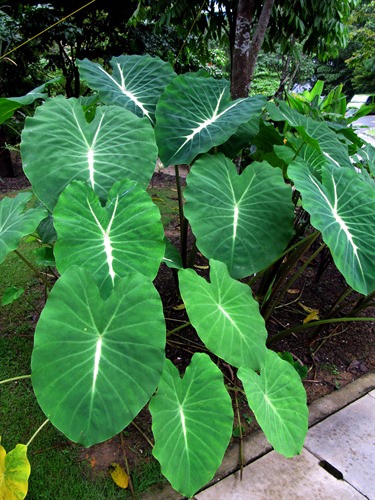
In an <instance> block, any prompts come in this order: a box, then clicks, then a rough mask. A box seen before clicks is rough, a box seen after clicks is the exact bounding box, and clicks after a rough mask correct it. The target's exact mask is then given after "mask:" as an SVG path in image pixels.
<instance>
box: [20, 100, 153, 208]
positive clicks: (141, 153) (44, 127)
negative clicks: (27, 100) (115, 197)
mask: <svg viewBox="0 0 375 500" xmlns="http://www.w3.org/2000/svg"><path fill="white" fill-rule="evenodd" d="M40 151H43V154H42V155H41V154H40ZM21 153H22V160H23V165H24V170H25V174H26V175H27V177H28V178H29V179H30V182H31V183H32V185H33V189H34V192H35V194H36V195H37V196H38V198H39V199H40V200H41V201H42V202H43V203H44V204H45V205H46V206H47V207H48V209H49V210H50V211H51V212H52V209H53V207H54V206H55V204H56V202H57V199H58V197H59V195H60V193H61V192H62V191H63V190H64V188H65V187H66V186H67V185H68V184H69V183H70V182H71V181H72V180H73V179H78V180H83V181H87V182H89V184H90V185H91V187H92V188H93V189H94V190H95V192H96V193H97V195H98V196H99V197H100V198H101V199H103V200H105V199H106V197H107V193H108V191H109V189H110V188H111V187H112V185H113V184H114V183H115V182H116V181H119V180H121V179H123V178H124V177H127V178H129V179H132V180H136V181H138V182H139V183H140V184H142V185H143V186H144V187H147V185H148V183H149V181H150V179H151V177H152V174H153V172H154V169H155V164H156V158H157V148H156V145H155V138H154V131H153V129H152V127H151V125H150V123H149V121H148V120H147V119H146V118H144V119H141V118H138V117H137V116H135V115H134V114H133V113H131V112H130V111H127V110H126V109H121V108H120V107H118V106H106V107H97V108H96V114H95V118H94V119H93V120H92V121H91V122H90V123H88V122H87V121H86V117H85V113H84V110H83V108H82V105H81V104H80V103H79V101H78V100H77V99H64V98H63V97H62V96H58V97H55V98H53V99H50V100H48V101H46V102H45V103H44V105H43V106H39V108H37V110H36V112H35V115H34V116H33V117H32V118H27V120H26V123H25V129H24V131H23V134H22V143H21ZM46 158H48V161H46Z"/></svg>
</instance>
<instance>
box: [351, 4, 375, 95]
mask: <svg viewBox="0 0 375 500" xmlns="http://www.w3.org/2000/svg"><path fill="white" fill-rule="evenodd" d="M350 26H351V32H350V40H351V43H352V48H353V50H352V53H351V55H350V56H349V57H348V58H347V60H346V62H347V64H348V65H349V66H350V67H351V68H352V69H353V86H354V88H355V89H356V90H357V91H363V92H368V93H370V92H375V82H374V74H375V56H374V54H375V2H374V0H370V1H369V0H366V1H362V2H361V8H358V9H357V10H355V11H354V12H353V14H352V16H351V19H350Z"/></svg>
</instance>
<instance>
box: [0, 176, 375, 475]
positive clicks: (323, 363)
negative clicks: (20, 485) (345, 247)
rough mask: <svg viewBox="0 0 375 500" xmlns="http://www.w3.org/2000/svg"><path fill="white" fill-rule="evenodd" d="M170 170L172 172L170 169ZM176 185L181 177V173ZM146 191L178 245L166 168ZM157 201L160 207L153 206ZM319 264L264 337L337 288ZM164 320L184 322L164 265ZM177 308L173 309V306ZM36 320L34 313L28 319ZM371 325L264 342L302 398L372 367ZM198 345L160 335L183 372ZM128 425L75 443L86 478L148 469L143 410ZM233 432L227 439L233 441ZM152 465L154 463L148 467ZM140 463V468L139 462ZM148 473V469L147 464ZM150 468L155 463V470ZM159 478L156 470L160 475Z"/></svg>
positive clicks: (185, 334)
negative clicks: (280, 355)
mask: <svg viewBox="0 0 375 500" xmlns="http://www.w3.org/2000/svg"><path fill="white" fill-rule="evenodd" d="M172 173H173V172H172ZM182 184H183V185H184V179H182ZM28 186H29V184H28V181H27V179H26V178H25V177H24V176H19V177H15V178H7V179H3V180H2V181H0V193H5V192H9V191H17V190H19V189H25V188H27V187H28ZM150 195H151V196H152V197H153V198H154V201H155V202H156V203H157V204H160V205H163V206H164V208H165V207H167V210H165V212H166V214H167V215H166V219H165V221H164V223H165V226H166V234H167V235H168V237H169V238H170V239H171V241H172V242H174V243H176V244H178V238H179V221H178V212H177V208H176V207H177V191H176V185H175V179H174V177H173V175H167V174H165V173H161V172H156V173H155V174H154V176H153V179H152V182H151V184H150ZM161 208H162V207H161ZM196 265H197V266H198V267H196V271H197V272H198V273H199V274H201V275H203V276H205V275H206V274H207V269H206V268H205V267H206V265H207V261H206V260H205V259H204V258H203V257H202V256H201V255H200V254H198V257H197V262H196ZM320 269H321V264H320V262H319V261H314V262H313V263H312V264H311V265H310V266H309V267H308V268H307V270H306V271H305V272H304V274H303V277H302V278H300V279H299V280H298V281H297V282H296V283H294V284H293V287H292V288H291V289H289V290H288V291H287V293H286V295H285V297H284V298H283V301H282V305H281V306H280V307H278V308H277V309H276V310H275V313H274V314H273V315H272V316H271V318H270V320H269V321H268V323H267V328H268V331H269V334H270V336H273V335H275V334H277V333H278V332H279V331H281V330H283V329H285V328H288V327H289V326H291V325H296V324H302V322H303V320H304V318H305V317H306V315H307V314H308V313H307V311H306V308H310V309H315V310H317V311H319V316H320V317H324V315H325V313H327V312H328V311H329V309H330V307H331V306H332V304H334V302H335V301H336V300H337V298H338V297H339V296H340V294H341V293H342V292H343V291H344V290H345V287H346V284H345V280H344V279H343V277H342V276H341V274H340V273H339V272H338V271H337V269H336V267H335V266H334V265H333V263H332V262H330V263H329V265H328V267H327V268H326V269H325V271H324V273H323V275H322V276H321V277H320V279H317V276H318V274H319V270H320ZM155 286H156V288H157V289H158V291H159V293H160V295H161V297H162V301H163V305H164V309H165V316H166V318H168V319H167V329H168V331H171V330H173V329H175V328H176V326H178V325H180V324H182V322H184V321H186V316H185V311H184V310H181V309H178V305H179V304H180V303H181V300H180V298H179V295H178V291H177V287H176V281H175V276H174V275H173V272H172V271H171V270H170V269H168V268H167V267H166V266H165V265H164V264H162V266H161V268H160V272H159V274H158V276H157V278H156V279H155ZM359 298H360V296H359V295H357V294H353V295H352V296H350V297H349V298H348V299H347V301H346V306H347V310H349V309H350V308H351V305H352V304H355V303H356V302H357V301H358V300H359ZM176 307H177V309H176ZM362 314H363V315H366V316H368V317H374V316H375V308H374V307H373V308H372V309H368V310H366V312H365V313H362ZM35 321H36V318H35ZM374 340H375V327H374V323H371V322H358V323H353V322H351V323H342V324H333V325H324V327H322V329H321V330H320V331H319V332H317V333H316V335H315V336H313V337H312V336H311V331H309V330H305V331H302V332H298V333H294V334H292V335H291V336H290V337H288V338H287V339H284V340H280V341H278V342H277V343H276V344H275V345H272V348H273V349H274V350H276V351H282V352H284V351H288V352H291V353H292V355H293V356H294V358H295V359H297V360H299V361H300V362H301V363H302V364H304V365H305V366H307V368H308V370H309V371H308V375H307V377H306V380H305V381H304V386H305V388H306V391H307V397H308V402H309V403H311V402H312V401H314V400H315V399H317V398H319V397H322V396H323V395H326V394H328V393H330V392H332V391H335V390H337V389H339V388H340V387H342V386H344V385H346V384H347V383H349V382H351V381H352V380H354V379H356V378H358V377H360V376H361V375H362V374H364V373H366V372H367V371H369V370H375V353H374V348H373V345H374ZM197 350H202V351H204V346H203V345H202V343H201V342H200V340H199V338H198V337H197V335H196V334H195V332H194V330H193V329H192V328H184V329H182V330H180V331H178V332H176V333H175V334H173V335H171V336H170V337H169V338H168V344H167V356H168V357H169V358H170V359H171V360H172V361H173V362H174V364H175V365H176V366H177V367H178V368H179V369H180V371H181V372H183V371H184V370H185V368H186V366H187V365H188V364H189V362H190V358H191V356H192V353H193V352H194V351H197ZM215 361H218V364H219V366H220V368H221V369H222V371H223V374H224V376H225V378H226V383H228V384H232V383H234V381H235V370H233V368H231V367H230V366H229V365H227V364H226V363H224V362H222V361H219V360H218V359H215ZM239 406H240V413H241V426H242V427H243V431H244V433H249V432H251V431H252V430H254V429H256V427H257V426H256V423H255V422H254V419H253V417H252V414H251V411H250V410H249V408H248V406H247V403H246V401H245V400H244V398H242V397H241V396H239ZM134 423H135V425H130V426H129V427H128V428H127V429H126V430H125V431H124V433H123V436H122V439H121V437H120V435H119V436H116V437H114V438H112V439H110V440H108V441H106V442H105V443H102V444H99V445H96V446H93V447H91V448H88V449H82V450H81V452H80V457H81V460H82V461H83V462H85V463H86V464H87V465H88V467H86V468H85V470H86V473H87V477H88V478H92V477H97V476H98V475H99V476H101V475H103V476H107V475H108V468H109V467H110V465H111V464H112V463H114V462H116V463H120V464H122V465H123V466H124V465H125V457H126V459H127V461H128V463H129V467H130V469H131V471H132V475H133V474H137V471H138V470H139V468H140V467H142V468H144V467H145V464H146V469H147V467H149V468H150V470H151V469H152V468H155V461H154V460H153V459H152V456H151V446H150V444H149V442H148V440H150V441H152V433H151V429H150V427H151V417H150V414H149V412H148V410H147V409H144V410H143V411H142V412H141V413H140V414H139V415H138V416H137V418H136V419H135V421H134ZM236 439H237V437H234V438H233V440H236ZM156 468H157V466H156ZM147 470H148V469H147ZM152 473H153V477H155V471H152ZM157 474H158V472H157V470H156V476H157ZM160 477H161V476H160Z"/></svg>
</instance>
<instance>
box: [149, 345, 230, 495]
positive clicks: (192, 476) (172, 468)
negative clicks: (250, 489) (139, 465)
mask: <svg viewBox="0 0 375 500" xmlns="http://www.w3.org/2000/svg"><path fill="white" fill-rule="evenodd" d="M149 408H150V412H151V415H152V431H153V434H154V438H155V446H154V448H153V450H152V454H153V455H154V456H155V457H156V458H157V460H158V461H159V462H160V464H161V469H162V473H163V474H164V475H165V476H166V478H167V479H168V481H169V482H170V483H171V484H172V486H173V488H174V489H175V490H176V491H179V492H180V493H182V494H183V495H185V496H187V497H189V498H190V497H192V496H193V495H194V494H195V493H196V492H197V491H198V490H199V489H200V488H202V486H204V485H205V484H206V483H207V482H208V481H210V479H212V477H213V475H214V474H215V472H216V470H217V469H218V468H219V466H220V464H221V461H222V459H223V456H224V453H225V450H226V448H227V446H228V443H229V440H230V438H231V434H232V426H233V410H232V403H231V399H230V397H229V395H228V392H227V391H226V389H225V386H224V384H223V375H222V373H221V372H220V370H219V369H218V368H217V366H216V365H215V364H214V363H213V362H212V361H211V359H210V358H209V356H207V355H206V354H194V356H193V357H192V360H191V363H190V365H189V366H188V367H187V369H186V372H185V375H184V377H183V379H181V378H180V374H179V372H178V370H177V368H176V367H175V366H174V365H173V364H172V363H171V361H169V360H168V359H167V360H166V361H165V365H164V370H163V375H162V378H161V380H160V383H159V386H158V390H157V393H156V395H155V396H154V397H153V398H152V399H151V401H150V404H149Z"/></svg>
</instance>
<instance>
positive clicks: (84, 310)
mask: <svg viewBox="0 0 375 500" xmlns="http://www.w3.org/2000/svg"><path fill="white" fill-rule="evenodd" d="M164 346H165V322H164V318H163V310H162V304H161V300H160V297H159V295H158V293H157V291H156V290H155V288H154V286H153V284H152V282H151V281H150V280H148V279H147V278H145V277H144V276H142V275H141V274H133V275H129V276H128V277H127V278H124V279H121V280H118V282H117V283H116V285H115V288H114V290H113V292H112V294H111V296H110V297H109V298H108V299H107V300H106V301H105V302H104V301H103V300H102V298H101V296H100V293H99V290H98V288H97V287H96V285H95V283H94V281H93V279H92V278H91V276H90V274H89V273H88V272H87V271H86V270H84V269H80V268H78V267H76V266H75V267H72V268H70V269H69V270H68V271H67V272H66V273H64V275H63V276H62V277H61V278H60V279H59V280H58V281H57V283H56V284H55V286H54V288H53V290H52V292H51V294H50V296H49V298H48V300H47V304H46V306H45V308H44V310H43V312H42V314H41V316H40V319H39V322H38V325H37V328H36V332H35V339H34V351H33V355H32V360H31V368H32V383H33V387H34V391H35V394H36V397H37V400H38V402H39V404H40V406H41V408H42V410H43V411H44V413H45V414H46V415H47V417H48V418H49V419H50V420H51V422H52V423H53V424H54V425H55V426H56V427H57V428H58V429H60V430H61V431H62V432H63V433H64V434H65V435H66V436H67V437H68V438H69V439H71V440H72V441H76V442H79V443H82V444H83V445H84V446H91V445H92V444H94V443H99V442H101V441H104V440H106V439H108V438H110V437H111V436H113V435H115V434H117V433H118V432H120V431H121V430H122V429H123V428H124V427H126V426H127V425H128V424H129V423H130V422H131V421H132V420H133V418H134V417H135V416H136V415H137V413H138V412H139V411H140V410H141V409H142V408H143V406H144V405H145V404H146V403H147V401H148V400H149V398H150V397H151V395H152V393H153V392H154V390H155V388H156V386H157V384H158V382H159V378H160V376H161V373H162V370H163V364H164Z"/></svg>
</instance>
